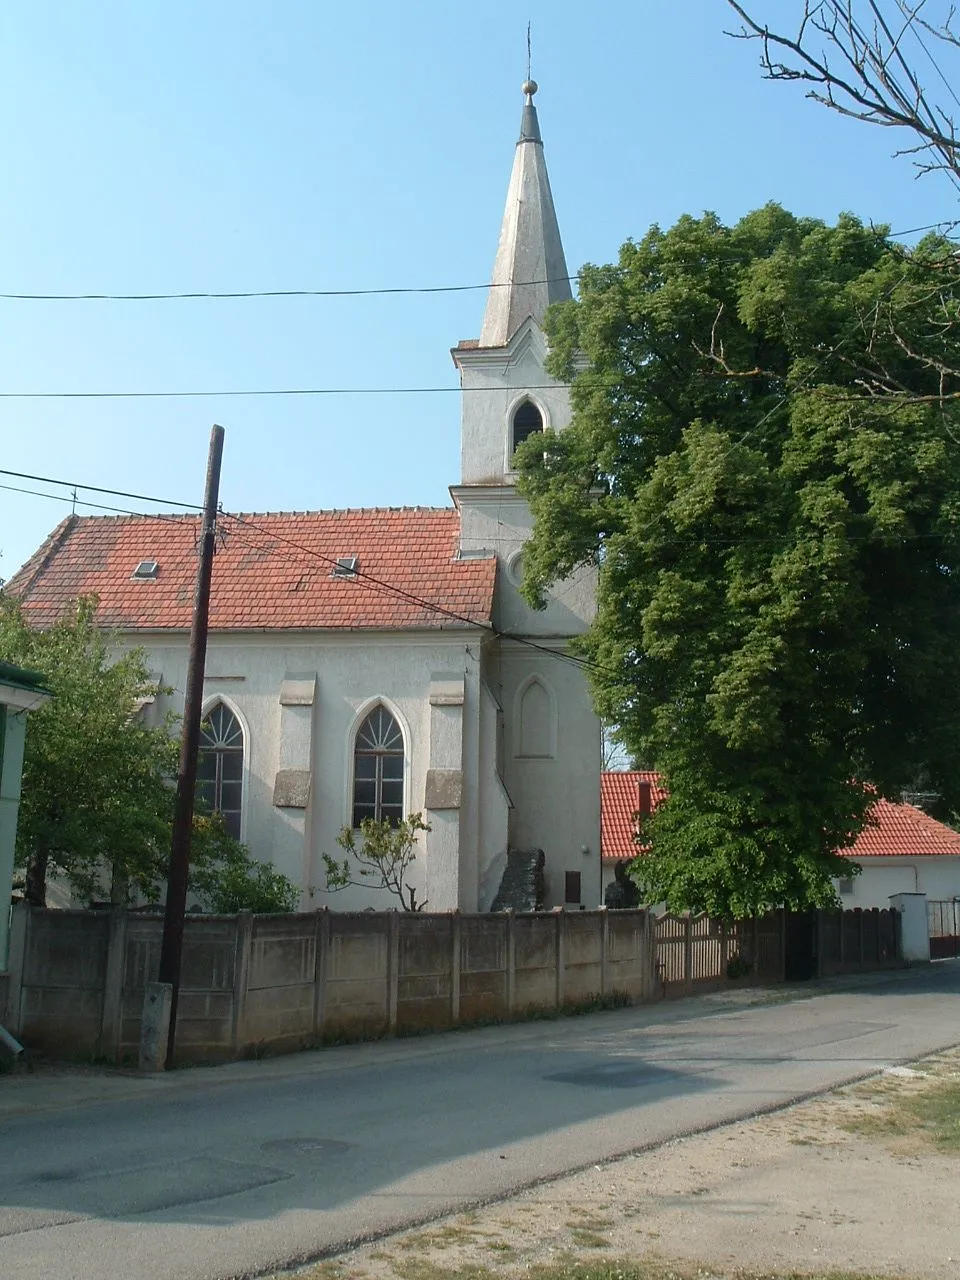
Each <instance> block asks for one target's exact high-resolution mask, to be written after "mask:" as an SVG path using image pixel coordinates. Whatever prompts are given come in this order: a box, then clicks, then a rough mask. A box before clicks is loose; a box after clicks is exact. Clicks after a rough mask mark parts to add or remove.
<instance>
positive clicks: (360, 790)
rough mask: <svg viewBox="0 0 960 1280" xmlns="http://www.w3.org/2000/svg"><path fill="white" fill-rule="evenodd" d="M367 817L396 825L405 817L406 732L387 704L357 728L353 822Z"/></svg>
mask: <svg viewBox="0 0 960 1280" xmlns="http://www.w3.org/2000/svg"><path fill="white" fill-rule="evenodd" d="M364 818H376V819H377V820H378V821H383V820H386V821H388V822H389V823H391V825H393V826H396V824H397V823H398V822H400V821H401V820H402V819H403V734H402V733H401V732H400V726H399V725H398V724H397V722H396V720H395V719H394V718H393V716H392V715H391V714H390V712H389V711H388V710H387V709H386V707H384V706H378V707H374V709H373V710H372V711H371V712H370V714H369V715H368V716H367V718H366V720H364V722H363V724H362V725H361V726H360V728H359V729H358V730H357V738H356V745H355V747H354V753H353V825H354V826H355V827H359V825H360V823H361V822H362V821H363V819H364Z"/></svg>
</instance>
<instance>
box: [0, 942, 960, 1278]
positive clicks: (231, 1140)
mask: <svg viewBox="0 0 960 1280" xmlns="http://www.w3.org/2000/svg"><path fill="white" fill-rule="evenodd" d="M738 997H739V999H740V1007H737V1005H736V1003H733V1004H731V1000H730V998H727V997H718V998H713V999H711V998H707V999H704V1000H695V1001H687V1002H679V1003H677V1004H672V1005H660V1006H654V1007H650V1006H647V1007H645V1008H640V1009H626V1010H620V1011H617V1012H612V1013H604V1014H597V1015H592V1016H590V1017H582V1018H569V1019H562V1020H560V1021H556V1022H547V1023H544V1022H540V1023H532V1024H525V1025H520V1026H510V1027H497V1028H487V1029H484V1030H479V1031H472V1032H461V1033H452V1034H447V1035H441V1036H433V1037H429V1038H423V1039H417V1040H403V1041H392V1042H382V1043H378V1044H370V1045H358V1046H351V1047H346V1048H340V1049H328V1050H324V1051H321V1052H319V1053H310V1054H300V1055H295V1056H293V1057H289V1058H283V1059H274V1060H272V1061H266V1062H245V1063H235V1064H233V1065H231V1066H228V1067H222V1068H215V1069H198V1070H194V1071H188V1072H178V1073H174V1074H172V1075H170V1076H162V1077H152V1078H138V1077H113V1078H108V1079H107V1080H106V1083H104V1081H103V1079H100V1080H98V1081H96V1084H97V1088H96V1089H95V1090H93V1091H92V1093H91V1088H90V1086H89V1082H88V1083H87V1084H86V1085H83V1082H82V1081H78V1082H75V1083H74V1084H72V1085H71V1084H70V1083H69V1082H68V1084H67V1086H64V1085H63V1083H62V1082H61V1083H60V1084H59V1086H58V1088H57V1089H53V1088H52V1087H51V1090H50V1096H49V1097H48V1098H45V1097H44V1092H43V1080H42V1079H41V1078H36V1079H34V1080H32V1081H29V1086H30V1088H29V1090H28V1091H26V1092H24V1093H23V1094H22V1097H23V1102H22V1105H21V1104H20V1103H18V1098H19V1097H20V1096H21V1095H18V1094H17V1092H16V1091H17V1089H18V1088H21V1086H20V1085H19V1084H18V1082H17V1081H14V1080H12V1079H11V1078H10V1077H7V1078H6V1079H4V1078H0V1276H2V1278H3V1280H28V1278H29V1280H34V1278H35V1280H41V1278H42V1280H100V1278H101V1277H103V1276H114V1277H117V1278H118V1280H121V1278H122V1280H127V1278H128V1277H129V1278H131V1280H134V1278H135V1280H200V1278H201V1277H203V1278H207V1277H216V1278H218V1280H219V1278H222V1277H236V1276H246V1275H254V1274H257V1273H259V1272H262V1271H265V1270H268V1269H269V1268H271V1267H273V1266H279V1265H282V1264H290V1263H291V1262H293V1261H295V1260H298V1259H301V1258H310V1257H315V1256H317V1255H319V1254H322V1253H324V1252H332V1251H335V1250H336V1249H337V1248H340V1247H343V1246H346V1245H347V1244H349V1243H350V1242H354V1241H357V1240H359V1239H362V1238H367V1237H370V1236H373V1235H377V1234H380V1233H386V1232H388V1231H390V1230H392V1229H396V1228H398V1227H401V1226H405V1225H409V1224H411V1223H413V1222H416V1221H420V1220H423V1219H425V1218H428V1217H432V1216H437V1215H440V1214H442V1213H444V1212H448V1211H451V1210H453V1209H456V1208H458V1207H460V1206H463V1205H465V1204H469V1203H473V1202H476V1201H478V1200H483V1199H493V1198H496V1197H499V1196H503V1195H506V1194H508V1193H510V1192H511V1191H513V1190H516V1189H518V1188H520V1187H522V1186H525V1185H529V1184H530V1183H532V1182H536V1181H538V1180H540V1179H546V1178H551V1177H555V1176H557V1175H559V1174H562V1173H564V1172H568V1171H570V1170H572V1169H576V1168H580V1167H582V1166H584V1165H587V1164H596V1163H599V1162H601V1161H604V1160H609V1159H612V1158H614V1157H616V1156H618V1155H622V1154H625V1153H627V1152H629V1151H632V1150H636V1149H637V1148H640V1147H643V1146H647V1145H651V1144H655V1143H658V1142H662V1141H664V1140H666V1139H669V1138H671V1137H675V1136H678V1135H680V1134H684V1133H689V1132H692V1131H694V1130H697V1129H702V1128H709V1127H712V1126H714V1125H717V1124H721V1123H723V1122H725V1121H729V1120H733V1119H738V1118H742V1117H744V1116H748V1115H751V1114H754V1113H756V1112H757V1111H761V1110H765V1109H770V1108H774V1107H777V1106H780V1105H783V1104H785V1103H787V1102H789V1101H791V1100H793V1099H796V1098H798V1097H801V1096H804V1095H807V1094H810V1093H813V1092H817V1091H820V1090H823V1089H827V1088H830V1087H832V1086H835V1085H837V1084H840V1083H842V1082H845V1081H849V1080H851V1079H855V1078H857V1077H860V1076H863V1075H866V1074H870V1073H872V1072H874V1071H876V1070H878V1069H881V1068H882V1067H884V1066H887V1065H891V1064H895V1063H898V1062H907V1061H910V1060H911V1059H913V1058H916V1057H919V1056H922V1055H923V1054H926V1053H930V1052H933V1051H935V1050H937V1049H940V1048H944V1047H946V1046H948V1045H953V1044H956V1043H958V1042H960V962H952V961H951V962H943V963H941V964H938V965H933V966H930V967H929V968H925V969H921V970H914V971H911V972H910V973H907V974H896V975H893V976H892V977H891V978H889V979H887V978H884V979H883V980H881V981H879V982H873V983H871V984H870V985H858V986H852V987H851V988H849V989H844V990H840V991H837V990H834V991H828V992H825V993H819V994H817V995H816V996H815V997H814V998H812V999H802V1000H796V1001H792V1002H786V1003H768V1004H762V1005H755V1006H752V1007H742V1000H743V997H742V996H740V993H738ZM22 1087H23V1088H24V1089H26V1086H25V1085H24V1086H22ZM5 1091H6V1097H4V1093H5Z"/></svg>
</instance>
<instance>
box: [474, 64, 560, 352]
mask: <svg viewBox="0 0 960 1280" xmlns="http://www.w3.org/2000/svg"><path fill="white" fill-rule="evenodd" d="M523 92H524V94H525V95H526V101H525V103H524V107H523V117H522V120H521V123H520V138H519V140H518V142H517V149H516V153H515V155H514V160H513V172H512V173H511V175H510V186H509V188H508V190H507V203H506V208H505V209H504V211H503V223H502V225H501V227H500V243H499V245H498V246H497V257H496V261H495V263H494V266H493V277H492V282H491V283H492V284H493V286H494V287H493V288H492V289H491V290H490V292H489V294H488V296H487V309H486V311H485V312H484V316H483V326H482V328H481V330H480V346H481V347H503V346H506V344H507V343H508V342H509V341H510V339H511V338H512V337H513V335H514V334H515V333H516V332H517V330H518V329H519V328H520V326H521V325H522V324H523V322H524V320H526V319H527V318H528V317H532V318H533V319H534V320H535V321H536V323H537V324H538V325H541V324H542V323H543V317H544V314H545V313H546V310H547V307H549V306H550V305H551V304H552V303H554V302H563V301H566V300H567V299H568V298H570V297H571V296H572V295H571V292H570V281H569V280H568V279H567V264H566V260H565V259H564V256H563V245H562V243H561V241H560V228H559V226H558V225H557V214H556V211H555V209H554V207H553V195H552V194H551V191H550V179H549V178H548V177H547V166H546V163H545V161H544V158H543V141H542V139H541V137H540V122H539V120H538V119H537V108H536V107H535V106H534V105H533V95H534V94H535V93H536V92H537V82H536V81H535V80H527V81H526V82H525V83H524V85H523Z"/></svg>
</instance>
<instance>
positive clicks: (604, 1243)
mask: <svg viewBox="0 0 960 1280" xmlns="http://www.w3.org/2000/svg"><path fill="white" fill-rule="evenodd" d="M570 1237H571V1239H572V1240H573V1243H574V1244H575V1245H576V1246H577V1248H578V1249H609V1248H610V1241H609V1240H608V1239H607V1237H606V1236H602V1235H601V1234H600V1233H599V1231H594V1230H593V1229H592V1227H578V1226H571V1227H570Z"/></svg>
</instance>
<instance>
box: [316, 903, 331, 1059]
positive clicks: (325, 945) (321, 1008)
mask: <svg viewBox="0 0 960 1280" xmlns="http://www.w3.org/2000/svg"><path fill="white" fill-rule="evenodd" d="M329 971H330V909H329V907H322V908H321V909H320V910H319V911H318V912H317V920H316V941H315V943H314V963H313V1038H314V1040H319V1039H320V1038H321V1037H322V1035H323V1024H324V1022H325V1021H326V1016H327V974H328V973H329Z"/></svg>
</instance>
